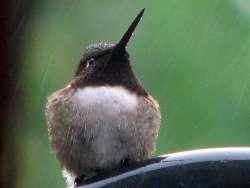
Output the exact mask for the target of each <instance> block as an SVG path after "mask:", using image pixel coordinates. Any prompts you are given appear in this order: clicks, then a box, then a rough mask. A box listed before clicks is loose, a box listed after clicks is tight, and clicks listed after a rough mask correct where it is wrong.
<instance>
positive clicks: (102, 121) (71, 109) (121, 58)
mask: <svg viewBox="0 0 250 188" xmlns="http://www.w3.org/2000/svg"><path fill="white" fill-rule="evenodd" d="M144 10H145V9H142V10H141V11H140V12H139V14H138V15H137V16H136V18H135V19H134V20H133V22H132V23H131V25H130V26H129V28H128V29H127V31H126V32H125V34H124V35H123V37H122V38H121V39H120V40H119V42H117V43H105V42H100V43H96V44H91V45H89V46H87V47H86V49H85V51H84V53H83V55H82V57H81V59H80V62H79V64H78V67H77V69H76V71H75V75H74V76H73V79H72V80H71V81H70V82H69V83H68V85H67V86H66V87H64V88H62V89H59V90H57V91H55V92H53V93H52V94H51V95H49V96H48V98H47V104H46V108H45V114H46V119H47V125H48V137H49V143H50V147H51V149H52V151H53V153H54V154H55V156H56V158H57V159H58V160H59V162H60V164H61V167H62V171H63V174H64V176H65V177H66V181H67V184H69V185H71V184H74V183H76V182H77V179H80V180H86V179H88V178H90V177H92V176H95V175H96V174H98V173H100V172H102V173H103V172H106V171H110V170H111V171H112V170H113V169H116V168H119V167H121V166H122V165H124V164H126V161H127V162H128V161H143V160H145V159H148V158H150V157H151V156H152V154H153V152H154V151H155V147H156V140H157V136H158V132H159V128H160V122H161V112H160V108H159V104H158V102H157V100H156V99H154V98H153V97H152V96H151V95H150V94H149V92H148V91H146V90H145V89H144V87H143V85H142V83H141V82H140V81H139V79H138V78H137V77H136V75H135V72H134V70H133V68H132V61H131V59H130V56H129V53H128V51H127V49H126V48H127V44H128V42H129V40H130V38H131V36H132V34H133V32H134V30H135V28H136V27H137V25H138V23H139V21H140V20H141V17H142V15H143V13H144ZM128 164H129V163H128Z"/></svg>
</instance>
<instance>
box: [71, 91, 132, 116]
mask: <svg viewBox="0 0 250 188" xmlns="http://www.w3.org/2000/svg"><path fill="white" fill-rule="evenodd" d="M74 100H76V101H75V102H77V103H78V104H79V105H81V104H82V105H83V106H84V108H86V109H89V110H90V111H95V113H101V114H103V113H105V114H109V115H117V114H119V113H121V112H133V110H135V108H136V106H137V97H136V95H135V94H132V93H131V92H130V91H128V90H126V89H125V88H123V87H110V86H101V87H85V88H83V89H78V90H77V91H76V93H75V95H74ZM96 115H98V114H96Z"/></svg>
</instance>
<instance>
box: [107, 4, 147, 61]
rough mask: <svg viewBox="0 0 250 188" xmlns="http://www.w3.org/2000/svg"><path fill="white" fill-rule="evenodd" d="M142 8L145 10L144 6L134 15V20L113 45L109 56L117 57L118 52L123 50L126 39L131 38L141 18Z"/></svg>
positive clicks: (126, 42)
mask: <svg viewBox="0 0 250 188" xmlns="http://www.w3.org/2000/svg"><path fill="white" fill-rule="evenodd" d="M144 10H145V8H144V9H142V10H141V11H140V13H139V14H138V15H137V16H136V18H135V19H134V21H133V22H132V23H131V25H130V26H129V28H128V30H127V31H126V33H125V34H124V35H123V37H122V38H121V40H120V41H119V42H118V43H117V44H116V45H115V47H114V49H113V51H112V54H111V58H112V57H117V55H118V56H119V54H121V53H124V52H125V49H126V46H127V44H128V41H129V39H130V38H131V36H132V34H133V32H134V30H135V28H136V26H137V25H138V23H139V22H140V19H141V17H142V15H143V13H144Z"/></svg>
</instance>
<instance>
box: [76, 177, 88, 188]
mask: <svg viewBox="0 0 250 188" xmlns="http://www.w3.org/2000/svg"><path fill="white" fill-rule="evenodd" d="M84 180H85V176H84V175H83V176H79V177H76V179H75V182H74V186H75V187H78V186H80V185H82V184H83V183H84Z"/></svg>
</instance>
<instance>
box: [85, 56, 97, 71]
mask: <svg viewBox="0 0 250 188" xmlns="http://www.w3.org/2000/svg"><path fill="white" fill-rule="evenodd" d="M95 63H96V60H95V58H93V57H91V58H90V59H88V60H87V64H86V68H88V67H89V66H90V65H92V64H95Z"/></svg>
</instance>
